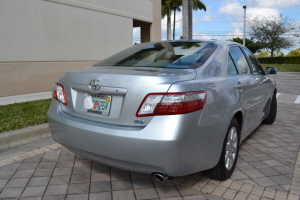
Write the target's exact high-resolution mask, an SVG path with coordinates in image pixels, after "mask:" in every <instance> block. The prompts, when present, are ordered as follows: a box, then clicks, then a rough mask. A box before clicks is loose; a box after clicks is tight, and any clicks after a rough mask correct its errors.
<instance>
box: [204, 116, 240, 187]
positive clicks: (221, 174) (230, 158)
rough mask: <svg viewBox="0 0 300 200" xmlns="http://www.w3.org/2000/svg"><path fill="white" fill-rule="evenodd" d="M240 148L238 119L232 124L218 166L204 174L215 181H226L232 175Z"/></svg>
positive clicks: (233, 120)
mask: <svg viewBox="0 0 300 200" xmlns="http://www.w3.org/2000/svg"><path fill="white" fill-rule="evenodd" d="M239 148H240V125H239V123H238V121H237V119H236V118H233V119H232V120H231V122H230V125H229V128H228V130H227V134H226V137H225V140H224V143H223V148H222V153H221V157H220V160H219V162H218V164H217V165H216V166H215V167H214V168H212V169H209V170H206V171H205V172H204V173H205V174H206V175H207V176H209V177H211V178H214V179H218V180H221V181H223V180H226V179H228V178H230V176H231V175H232V173H233V171H234V168H235V165H236V161H237V158H238V153H239Z"/></svg>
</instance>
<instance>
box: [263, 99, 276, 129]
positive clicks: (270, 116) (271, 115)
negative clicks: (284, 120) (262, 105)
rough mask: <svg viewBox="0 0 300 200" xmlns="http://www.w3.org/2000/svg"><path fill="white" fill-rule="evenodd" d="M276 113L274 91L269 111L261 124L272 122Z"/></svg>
mask: <svg viewBox="0 0 300 200" xmlns="http://www.w3.org/2000/svg"><path fill="white" fill-rule="evenodd" d="M276 114H277V99H276V93H274V94H273V97H272V100H271V105H270V111H269V114H268V116H267V117H266V118H265V119H264V120H263V122H262V123H263V124H273V122H274V121H275V119H276Z"/></svg>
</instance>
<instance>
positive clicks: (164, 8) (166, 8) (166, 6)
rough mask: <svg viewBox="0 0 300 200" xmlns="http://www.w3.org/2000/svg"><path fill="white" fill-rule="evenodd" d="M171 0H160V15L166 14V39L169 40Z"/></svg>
mask: <svg viewBox="0 0 300 200" xmlns="http://www.w3.org/2000/svg"><path fill="white" fill-rule="evenodd" d="M171 3H172V1H171V0H162V1H161V16H162V18H164V17H165V16H167V40H171V6H172V4H171Z"/></svg>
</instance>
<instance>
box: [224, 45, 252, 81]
mask: <svg viewBox="0 0 300 200" xmlns="http://www.w3.org/2000/svg"><path fill="white" fill-rule="evenodd" d="M231 47H238V48H240V50H241V52H242V53H243V55H244V57H245V59H246V61H247V64H248V67H249V69H250V72H251V74H240V73H239V71H238V70H237V67H236V65H235V63H234V60H233V59H232V57H231V55H230V53H229V49H230V48H231ZM227 51H228V55H229V56H230V57H231V59H232V61H233V64H234V66H235V68H236V70H237V74H232V75H230V76H236V75H241V76H245V75H255V74H254V73H253V71H252V69H251V68H252V67H250V65H249V61H248V58H247V56H246V55H245V52H244V51H243V50H242V49H241V46H240V45H236V44H233V45H229V46H228V50H227ZM227 67H228V60H227ZM227 75H229V74H227Z"/></svg>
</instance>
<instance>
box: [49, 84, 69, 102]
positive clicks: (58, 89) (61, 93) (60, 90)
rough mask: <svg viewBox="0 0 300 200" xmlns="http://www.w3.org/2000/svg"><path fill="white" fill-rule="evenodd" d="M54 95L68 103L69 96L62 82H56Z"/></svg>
mask: <svg viewBox="0 0 300 200" xmlns="http://www.w3.org/2000/svg"><path fill="white" fill-rule="evenodd" d="M52 97H53V98H54V99H56V100H58V101H59V102H61V103H63V104H65V105H67V97H66V93H65V89H64V86H63V85H62V84H60V83H55V85H54V88H53V91H52Z"/></svg>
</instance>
